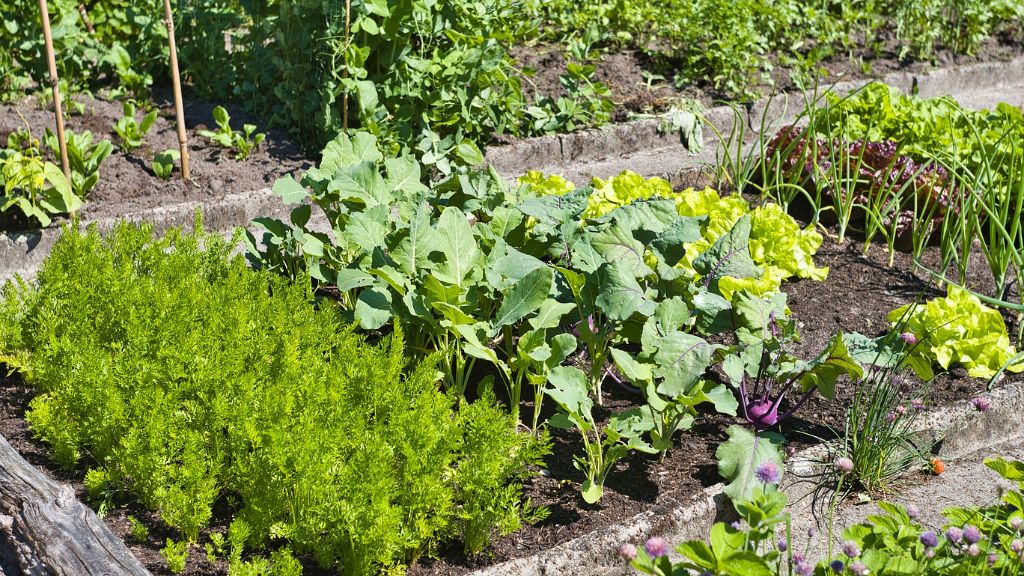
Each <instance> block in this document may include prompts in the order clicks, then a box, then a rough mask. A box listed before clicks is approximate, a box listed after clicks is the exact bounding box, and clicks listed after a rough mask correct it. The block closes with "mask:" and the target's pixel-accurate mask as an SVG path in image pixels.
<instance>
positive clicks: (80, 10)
mask: <svg viewBox="0 0 1024 576" xmlns="http://www.w3.org/2000/svg"><path fill="white" fill-rule="evenodd" d="M78 15H79V16H81V17H82V23H83V24H85V29H86V30H88V31H89V34H93V35H95V34H96V29H95V28H93V27H92V22H90V21H89V12H88V11H87V10H86V9H85V4H79V5H78Z"/></svg>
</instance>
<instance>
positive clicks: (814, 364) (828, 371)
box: [781, 333, 864, 399]
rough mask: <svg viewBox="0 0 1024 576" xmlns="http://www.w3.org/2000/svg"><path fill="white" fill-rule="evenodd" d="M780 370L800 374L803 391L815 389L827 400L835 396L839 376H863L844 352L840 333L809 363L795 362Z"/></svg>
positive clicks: (790, 374)
mask: <svg viewBox="0 0 1024 576" xmlns="http://www.w3.org/2000/svg"><path fill="white" fill-rule="evenodd" d="M781 370H782V371H784V373H785V374H786V375H789V376H795V375H796V374H801V373H802V376H800V386H801V388H802V389H803V390H805V391H806V390H810V389H811V388H817V389H818V392H819V393H820V394H821V395H822V396H824V397H825V398H829V399H831V398H832V397H833V396H835V390H836V381H837V380H838V379H839V377H840V376H844V375H845V376H849V377H850V378H852V379H854V380H856V379H859V378H861V377H863V375H864V371H863V370H861V367H860V365H858V364H857V362H856V361H855V360H854V359H853V358H851V357H850V354H849V353H848V352H847V351H846V345H845V344H843V334H842V333H839V334H836V335H835V336H834V337H832V340H831V341H830V343H829V346H828V348H826V349H825V350H824V351H823V352H822V353H821V354H819V355H818V357H817V358H815V359H813V360H811V361H809V362H797V363H796V364H795V365H794V366H792V367H789V366H784V367H782V368H781Z"/></svg>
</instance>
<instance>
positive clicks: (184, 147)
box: [164, 0, 190, 182]
mask: <svg viewBox="0 0 1024 576" xmlns="http://www.w3.org/2000/svg"><path fill="white" fill-rule="evenodd" d="M164 24H166V25H167V42H168V44H170V49H171V84H172V85H173V86H174V112H175V117H176V119H177V122H178V148H179V149H180V150H181V179H182V180H185V181H186V182H187V181H188V180H189V179H190V177H189V170H188V139H187V137H186V136H185V107H184V106H183V105H182V103H181V75H180V74H179V73H178V48H177V47H176V46H175V44H174V17H173V15H172V14H171V0H164Z"/></svg>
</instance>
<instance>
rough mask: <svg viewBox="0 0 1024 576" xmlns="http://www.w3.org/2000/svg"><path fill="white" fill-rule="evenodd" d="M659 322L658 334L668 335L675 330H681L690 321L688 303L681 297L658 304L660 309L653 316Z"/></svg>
mask: <svg viewBox="0 0 1024 576" xmlns="http://www.w3.org/2000/svg"><path fill="white" fill-rule="evenodd" d="M652 318H654V319H655V320H656V321H657V325H658V332H660V333H661V334H668V333H669V332H671V331H673V330H681V329H682V328H683V325H685V324H686V322H687V321H689V319H690V309H689V308H687V306H686V302H684V301H683V299H682V298H680V297H679V296H674V297H672V298H668V299H665V300H662V301H661V302H658V307H657V309H656V310H655V311H654V316H652Z"/></svg>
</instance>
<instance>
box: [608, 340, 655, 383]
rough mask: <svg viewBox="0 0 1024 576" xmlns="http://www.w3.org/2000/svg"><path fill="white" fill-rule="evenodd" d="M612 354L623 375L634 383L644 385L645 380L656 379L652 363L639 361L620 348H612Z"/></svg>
mask: <svg viewBox="0 0 1024 576" xmlns="http://www.w3.org/2000/svg"><path fill="white" fill-rule="evenodd" d="M611 355H612V361H614V362H615V366H617V367H618V369H619V371H621V372H622V375H623V376H625V377H626V378H627V379H629V381H630V382H632V383H633V384H635V385H637V386H642V385H643V383H644V382H650V381H651V380H653V379H654V372H653V371H652V370H651V365H650V364H646V363H643V362H637V361H636V359H634V358H633V355H632V354H630V353H629V352H626V351H625V350H620V349H618V348H612V349H611Z"/></svg>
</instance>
